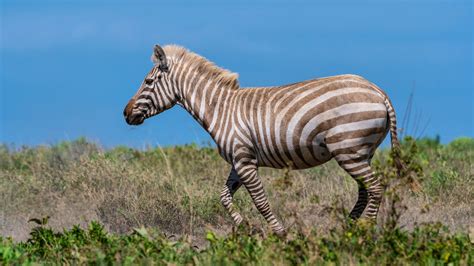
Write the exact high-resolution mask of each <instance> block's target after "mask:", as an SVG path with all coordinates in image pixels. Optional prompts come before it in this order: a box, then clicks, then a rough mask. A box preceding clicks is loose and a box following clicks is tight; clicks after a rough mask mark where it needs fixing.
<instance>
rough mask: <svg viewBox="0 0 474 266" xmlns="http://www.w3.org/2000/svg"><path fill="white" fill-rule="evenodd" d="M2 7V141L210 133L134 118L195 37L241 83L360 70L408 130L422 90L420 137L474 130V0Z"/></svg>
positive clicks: (152, 140)
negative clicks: (148, 91)
mask: <svg viewBox="0 0 474 266" xmlns="http://www.w3.org/2000/svg"><path fill="white" fill-rule="evenodd" d="M166 2H168V1H166ZM354 2H358V4H354ZM1 3H2V6H1V66H0V75H1V76H0V78H1V92H0V143H15V145H22V144H27V145H37V144H52V143H55V142H57V141H60V140H72V139H75V138H77V137H79V136H85V137H87V138H89V139H91V140H94V141H97V142H99V143H101V144H102V145H104V146H106V147H111V146H115V145H120V144H124V145H130V146H135V147H144V146H145V145H157V144H159V145H173V144H183V143H190V142H197V143H205V142H208V141H210V138H209V136H208V135H207V133H206V132H205V131H204V130H203V129H201V128H200V126H199V125H198V124H197V123H196V122H195V121H194V120H193V119H192V117H191V116H189V115H188V114H187V113H186V112H185V111H184V110H182V109H180V107H175V108H173V109H171V110H169V111H167V112H165V113H163V114H160V115H159V116H157V117H154V118H152V119H149V120H148V121H146V122H145V124H144V125H142V126H139V127H131V126H128V125H126V123H125V121H124V119H123V117H122V110H123V107H124V105H125V104H126V103H127V101H128V99H129V98H130V97H131V96H132V95H133V94H134V93H135V91H136V90H137V88H138V86H139V85H140V83H141V81H142V79H143V77H144V75H145V74H146V73H147V71H148V70H149V69H150V67H151V66H152V65H151V62H150V60H149V58H150V54H151V51H152V47H153V45H154V44H155V43H159V44H162V45H163V44H169V43H174V44H179V45H183V46H185V47H187V48H188V49H190V50H192V51H194V52H197V53H199V54H201V55H203V56H205V57H206V58H208V59H210V60H212V61H214V62H215V63H216V64H217V65H219V66H222V67H225V68H227V69H230V70H232V71H234V72H237V73H239V75H240V84H241V85H242V86H268V85H279V84H285V83H292V82H296V81H301V80H305V79H310V78H315V77H323V76H331V75H337V74H343V73H354V74H359V75H362V76H364V77H366V78H367V79H369V80H370V81H372V82H374V83H376V84H377V85H379V86H380V87H381V88H383V89H384V90H385V91H386V92H387V93H388V95H389V96H390V97H391V99H392V101H393V102H394V105H395V108H396V110H397V114H398V120H399V124H400V125H401V123H402V120H403V117H404V115H405V109H406V106H407V102H408V99H409V95H410V93H411V92H412V90H413V88H414V105H413V109H412V118H411V121H412V122H413V121H415V120H419V122H418V123H416V124H418V129H417V128H416V126H415V125H413V124H411V125H409V126H408V128H407V130H408V132H409V133H410V132H411V133H412V134H413V133H415V131H416V133H417V135H419V134H421V131H422V128H423V127H424V126H425V124H428V126H427V128H426V130H425V131H424V135H427V136H435V135H436V134H439V135H440V136H441V140H442V141H443V142H448V141H450V140H452V139H454V138H456V137H458V136H471V137H473V136H474V130H473V128H474V126H473V123H474V122H473V114H474V109H473V99H474V98H473V89H474V84H473V76H472V73H473V66H472V62H473V43H472V36H473V27H472V21H473V17H472V1H455V0H450V1H421V0H412V1H307V2H305V1H260V2H258V3H255V1H244V2H239V3H236V2H235V3H231V2H229V3H227V4H225V2H224V1H200V2H199V4H195V3H187V2H186V1H176V2H174V4H163V3H158V1H21V0H15V1H8V0H4V1H2V2H1ZM418 117H420V118H418Z"/></svg>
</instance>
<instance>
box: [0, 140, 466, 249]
mask: <svg viewBox="0 0 474 266" xmlns="http://www.w3.org/2000/svg"><path fill="white" fill-rule="evenodd" d="M389 155H390V152H389V150H388V149H383V150H380V151H379V152H377V154H376V156H375V158H374V160H373V165H374V167H375V169H376V170H377V172H378V173H380V174H382V175H383V176H384V180H385V181H386V183H387V186H389V188H390V186H391V184H392V183H393V181H394V169H393V167H392V166H391V164H392V163H391V158H390V156H389ZM402 156H403V158H404V161H405V162H406V164H407V165H408V171H409V173H407V176H411V178H416V179H417V180H418V181H419V182H421V184H422V192H420V193H412V192H411V191H410V190H409V189H407V188H406V187H404V186H401V187H397V188H396V189H395V188H394V189H389V190H388V191H389V192H392V194H387V196H386V199H385V200H384V204H383V208H382V211H381V214H380V218H379V224H387V223H388V222H390V221H391V222H392V223H393V219H391V218H390V215H393V211H391V210H393V209H396V210H397V211H398V212H399V213H398V214H397V215H398V216H397V219H396V222H395V225H394V226H393V228H404V230H408V231H410V232H417V231H416V230H418V229H416V230H415V229H414V228H415V227H416V226H417V225H419V224H422V223H427V222H441V223H443V224H444V225H446V226H447V227H448V228H449V229H450V230H451V231H453V230H454V231H459V232H466V231H468V230H470V228H469V226H471V225H472V222H473V221H472V217H474V178H473V176H474V174H473V173H474V171H473V164H472V162H473V159H474V139H472V138H460V139H457V140H455V141H453V142H451V143H449V144H446V145H442V144H440V143H439V141H437V140H436V139H421V140H416V141H415V140H413V139H411V138H406V139H405V140H404V141H403V150H402ZM229 170H230V166H229V165H227V164H226V163H225V162H224V161H223V160H222V159H221V158H219V156H218V154H217V152H216V151H215V150H214V149H213V148H212V147H198V146H197V145H186V146H176V147H165V148H161V147H156V148H148V149H146V150H136V149H132V148H128V147H116V148H114V149H110V150H104V149H102V148H100V146H99V145H97V144H94V143H91V142H88V141H87V140H85V139H78V140H75V141H72V142H61V143H58V144H56V145H53V146H38V147H19V148H15V147H11V146H7V145H0V202H2V203H1V204H0V234H1V235H4V236H12V237H13V239H15V240H16V241H18V240H25V239H27V238H28V237H30V235H29V232H30V231H31V230H32V229H33V228H34V224H32V223H28V222H27V221H28V220H29V219H31V218H35V217H45V216H50V219H49V224H48V226H50V227H51V228H52V229H53V230H62V228H71V227H72V226H73V225H76V224H78V225H79V226H82V227H83V228H85V227H87V226H88V224H89V223H90V221H92V220H95V221H98V222H100V223H101V224H103V225H104V226H105V229H106V230H107V231H109V232H111V233H118V234H129V233H132V232H134V228H142V227H143V228H154V229H155V230H158V231H159V232H161V233H162V234H164V235H165V236H166V237H171V238H180V237H185V238H186V239H189V241H191V243H192V245H197V246H199V247H203V246H206V245H208V244H209V242H208V241H207V240H206V239H205V235H206V231H209V230H211V231H213V232H214V234H216V235H217V236H216V237H217V238H219V239H220V237H221V236H225V235H228V234H230V233H231V232H232V221H231V219H230V217H228V215H227V214H226V212H225V211H224V208H223V207H221V205H220V202H219V193H218V192H219V190H220V188H221V187H222V186H223V185H224V183H225V181H226V178H227V175H228V172H229ZM259 174H260V176H261V177H262V180H263V182H264V185H265V189H266V192H267V194H268V195H269V200H270V203H271V207H272V209H273V210H274V211H275V213H276V215H277V216H278V217H279V218H281V219H282V220H283V223H284V224H285V226H288V227H289V229H290V231H291V230H296V231H297V232H300V233H301V234H302V235H306V236H310V235H311V234H316V235H323V236H327V237H331V233H330V232H332V231H331V230H340V229H344V226H345V223H346V221H345V220H344V219H343V218H344V217H345V216H344V213H345V212H347V211H348V210H350V209H351V207H352V206H353V204H354V203H355V201H356V197H357V186H356V184H355V182H354V181H353V180H352V179H351V178H350V177H349V176H348V175H347V174H346V173H345V172H344V171H343V170H342V169H340V168H339V167H338V166H337V164H336V163H335V162H333V161H331V162H329V163H327V164H325V165H322V166H320V167H316V168H312V169H308V170H304V171H277V170H273V169H265V168H264V169H261V170H260V173H259ZM395 181H397V180H396V178H395ZM235 205H236V206H238V208H239V209H241V213H242V214H243V215H244V216H245V217H246V218H247V220H248V221H249V223H250V224H251V228H253V232H260V234H262V235H263V236H266V235H268V231H267V226H266V223H265V221H264V220H263V219H262V218H261V216H260V215H259V214H258V212H257V211H256V209H255V208H254V207H253V204H252V203H251V200H250V197H249V196H248V194H247V193H246V192H245V190H244V189H241V191H239V192H237V194H236V198H235ZM395 205H396V206H395ZM397 230H398V229H397ZM471 230H474V229H472V227H471ZM311 232H313V233H311ZM300 233H298V234H300ZM403 234H412V233H405V232H404V233H403ZM59 237H62V236H59ZM338 237H340V236H338ZM406 237H407V238H410V237H412V236H408V235H407V236H406ZM313 240H314V241H316V242H315V243H319V242H318V241H322V240H321V239H320V238H314V239H313ZM313 240H311V241H313ZM114 241H115V240H114ZM117 241H118V240H117ZM120 241H122V240H120ZM219 241H221V240H219ZM222 241H224V242H225V241H226V240H222ZM248 241H253V240H248ZM258 241H263V242H261V243H271V240H258ZM265 241H267V242H265ZM268 241H270V242H268ZM305 241H306V240H305ZM351 241H352V240H351ZM224 242H222V243H224ZM219 243H221V242H219ZM232 243H233V242H232ZM259 243H260V242H259ZM311 243H312V242H311ZM315 243H313V244H308V243H306V244H304V245H309V246H311V245H316V244H315ZM262 245H267V244H262ZM268 245H270V246H272V245H273V244H268ZM262 248H263V249H266V248H267V247H266V246H265V247H262ZM281 248H283V247H281ZM313 248H314V247H313ZM190 252H191V251H190ZM318 254H319V253H318Z"/></svg>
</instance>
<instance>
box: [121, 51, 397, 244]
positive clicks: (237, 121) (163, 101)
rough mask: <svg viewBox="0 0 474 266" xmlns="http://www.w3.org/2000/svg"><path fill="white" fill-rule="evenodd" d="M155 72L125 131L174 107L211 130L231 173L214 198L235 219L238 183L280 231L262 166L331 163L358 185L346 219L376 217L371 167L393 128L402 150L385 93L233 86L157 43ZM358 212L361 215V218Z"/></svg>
mask: <svg viewBox="0 0 474 266" xmlns="http://www.w3.org/2000/svg"><path fill="white" fill-rule="evenodd" d="M151 59H152V62H153V63H154V66H153V67H152V69H151V71H150V72H149V73H148V74H147V75H146V76H145V79H144V80H143V82H142V84H141V85H140V88H139V90H138V92H137V93H136V94H135V95H134V96H133V97H132V98H131V99H130V101H129V102H128V104H127V105H126V107H125V109H124V112H123V114H124V117H125V120H126V122H127V123H128V124H130V125H140V124H142V123H143V122H144V120H145V119H147V118H150V117H152V116H154V115H157V114H159V113H161V112H163V111H165V110H167V109H169V108H171V107H173V106H174V105H176V104H178V105H180V106H182V107H183V108H184V109H185V110H187V111H188V112H189V113H190V114H191V115H192V116H193V117H194V119H195V120H197V121H198V122H199V124H200V125H201V126H202V127H203V128H204V129H205V130H206V131H207V132H208V133H209V134H210V136H211V137H212V139H213V140H214V141H215V143H216V144H217V148H218V151H219V154H220V155H221V157H222V158H224V159H225V160H226V161H227V162H228V163H229V164H230V165H231V166H232V167H231V170H230V173H229V176H228V178H227V181H226V183H225V185H224V186H223V189H222V191H221V193H220V200H221V203H222V205H223V206H224V207H225V209H226V210H227V212H228V213H229V214H230V216H231V217H232V219H233V221H234V223H235V224H236V225H239V224H240V223H242V221H243V218H242V216H241V214H240V213H239V212H237V210H236V208H235V206H234V205H233V203H232V199H233V196H234V193H235V192H236V191H237V190H238V189H239V188H240V187H241V186H242V185H243V186H244V187H245V188H246V189H247V191H248V192H249V194H250V196H251V198H252V200H253V202H254V205H255V206H256V208H257V209H258V211H259V212H260V213H261V215H263V217H264V218H265V220H266V221H267V223H268V224H269V226H270V228H271V229H272V230H273V232H274V233H275V234H277V235H283V234H285V232H286V229H285V228H284V227H283V226H282V224H281V223H280V222H279V220H278V219H277V218H276V217H275V215H274V214H273V212H272V211H271V209H270V205H269V202H268V200H267V197H266V194H265V192H264V188H263V185H262V181H261V179H260V178H259V177H258V173H257V172H258V168H259V167H271V168H277V169H282V168H291V169H305V168H310V167H315V166H318V165H321V164H323V163H325V162H327V161H329V160H331V159H335V160H336V161H337V163H338V164H339V166H340V167H341V168H342V169H344V170H345V171H346V172H347V173H348V174H349V175H351V176H352V177H353V178H354V179H355V181H356V182H357V184H358V199H357V202H356V203H355V205H354V207H353V209H352V211H351V212H350V217H351V218H353V219H358V218H360V217H361V216H362V214H364V216H363V217H365V218H367V219H369V220H372V221H376V218H377V212H378V209H379V206H380V203H381V200H382V193H383V191H384V188H383V186H382V184H381V179H380V177H379V176H378V175H376V174H375V173H374V171H373V170H372V168H371V159H372V157H373V155H374V153H375V150H376V148H377V147H378V146H379V145H380V144H381V142H382V141H383V140H384V138H385V136H386V135H387V133H388V132H389V131H390V135H391V144H392V149H393V150H394V151H397V150H399V146H400V144H399V141H398V138H397V126H396V116H395V110H394V108H393V105H392V103H391V101H390V99H389V98H388V96H387V94H386V93H385V92H384V91H383V90H382V89H380V88H379V87H377V86H376V85H375V84H373V83H371V82H369V81H367V80H366V79H364V78H362V77H360V76H357V75H349V74H347V75H338V76H332V77H325V78H317V79H312V80H306V81H302V82H297V83H293V84H289V85H283V86H275V87H252V88H240V86H239V83H238V75H237V74H236V73H232V72H230V71H228V70H226V69H222V68H220V67H218V66H216V65H215V64H214V63H212V62H210V61H209V60H207V59H205V58H204V57H202V56H200V55H198V54H196V53H193V52H191V51H189V50H187V49H186V48H184V47H181V46H177V45H167V46H164V47H163V48H162V47H161V46H159V45H155V47H154V49H153V53H152V57H151ZM364 211H365V213H364Z"/></svg>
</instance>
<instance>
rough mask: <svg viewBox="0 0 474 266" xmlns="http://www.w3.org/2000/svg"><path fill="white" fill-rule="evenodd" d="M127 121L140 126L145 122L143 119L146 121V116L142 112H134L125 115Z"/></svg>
mask: <svg viewBox="0 0 474 266" xmlns="http://www.w3.org/2000/svg"><path fill="white" fill-rule="evenodd" d="M125 121H126V122H127V124H129V125H134V126H138V125H141V124H143V121H145V116H144V115H143V114H142V113H141V112H140V113H134V114H131V115H129V116H126V117H125Z"/></svg>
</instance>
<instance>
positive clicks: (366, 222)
mask: <svg viewBox="0 0 474 266" xmlns="http://www.w3.org/2000/svg"><path fill="white" fill-rule="evenodd" d="M376 224H377V222H376V220H375V219H372V218H360V219H357V220H356V225H357V226H358V227H362V228H369V227H372V226H374V225H376Z"/></svg>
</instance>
